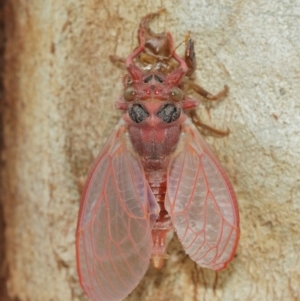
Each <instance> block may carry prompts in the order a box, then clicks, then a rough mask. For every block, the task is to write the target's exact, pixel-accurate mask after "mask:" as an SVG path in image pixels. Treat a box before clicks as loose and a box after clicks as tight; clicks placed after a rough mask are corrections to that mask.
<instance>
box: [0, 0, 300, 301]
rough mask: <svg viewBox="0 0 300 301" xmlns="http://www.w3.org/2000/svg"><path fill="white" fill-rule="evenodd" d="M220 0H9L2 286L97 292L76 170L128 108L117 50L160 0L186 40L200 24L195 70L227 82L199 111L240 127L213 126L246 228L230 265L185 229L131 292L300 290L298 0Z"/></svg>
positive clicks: (41, 293) (37, 293) (234, 296)
mask: <svg viewBox="0 0 300 301" xmlns="http://www.w3.org/2000/svg"><path fill="white" fill-rule="evenodd" d="M211 3H213V4H210V1H205V0H200V1H199V0H184V1H183V0H177V1H176V0H169V1H166V2H161V1H158V0H152V1H145V2H140V3H138V2H136V1H132V0H128V1H126V2H124V1H120V0H116V1H106V0H103V1H100V0H99V1H98V0H85V1H83V0H76V1H75V0H64V1H62V0H58V1H40V0H26V1H25V0H7V1H6V5H5V10H4V20H5V36H6V49H5V72H4V85H5V102H4V108H3V112H2V113H3V125H4V132H3V133H4V134H3V143H4V146H3V148H2V154H1V162H3V163H2V164H1V202H2V206H3V208H4V214H3V217H4V222H5V232H4V234H5V240H4V241H5V243H4V242H3V239H1V241H0V244H1V247H0V255H1V256H2V254H3V253H2V251H5V264H4V265H3V266H2V267H1V269H0V271H1V275H2V276H3V275H5V285H6V292H4V291H3V292H1V297H2V300H4V301H8V300H18V301H27V300H30V301H50V300H51V301H69V300H72V301H75V300H81V301H82V300H87V299H86V298H85V297H84V294H83V292H82V290H81V288H80V287H79V284H78V279H77V273H76V267H75V248H74V233H75V227H76V219H77V212H78V207H79V191H78V186H77V183H78V179H80V178H81V177H84V176H85V175H86V173H87V170H88V166H89V165H90V163H91V161H92V158H93V157H95V156H96V155H97V153H98V152H99V150H100V149H101V146H102V145H103V143H104V142H105V140H106V138H107V137H108V135H109V133H110V132H111V131H112V129H113V127H114V125H115V123H116V122H117V120H118V118H119V113H118V112H117V111H115V110H114V101H115V100H116V99H117V97H118V96H119V94H120V92H121V76H122V75H123V74H124V71H123V70H121V69H118V68H117V67H116V66H114V65H113V64H111V63H110V61H109V60H108V55H109V54H117V55H119V56H124V57H125V56H127V55H128V54H129V53H130V52H131V51H132V50H133V48H134V47H135V46H136V45H137V39H136V31H137V28H138V23H139V21H140V19H141V17H143V16H144V15H145V14H147V13H149V12H153V11H156V10H157V9H158V8H160V7H161V6H163V7H165V8H166V9H167V13H166V14H164V15H162V16H161V17H160V18H159V19H158V20H155V21H154V22H153V23H152V28H153V29H154V30H156V31H158V32H159V31H164V30H168V31H170V32H171V33H172V34H173V36H174V39H175V41H176V44H179V43H180V42H182V41H183V40H184V37H185V34H186V32H187V31H189V30H190V31H191V33H192V37H193V39H194V40H195V41H196V53H197V58H198V70H197V72H196V77H197V79H198V83H201V85H202V86H203V87H204V88H206V89H208V90H209V91H211V92H213V93H215V92H218V91H219V90H220V89H221V88H222V87H223V85H224V84H227V85H228V86H229V87H230V95H229V96H228V97H227V99H226V100H224V101H222V102H220V103H218V104H216V105H214V106H213V108H211V110H208V109H207V106H206V105H205V103H204V104H203V106H201V107H200V109H199V113H200V116H201V118H202V120H203V121H205V122H206V123H207V124H209V125H211V126H214V127H216V128H220V129H226V128H227V127H228V128H230V130H231V134H230V135H229V136H228V137H226V138H222V139H217V138H213V137H207V139H206V140H207V141H208V142H209V143H210V144H211V145H212V148H213V150H214V151H215V153H216V154H217V155H218V157H219V159H220V161H221V163H222V164H223V166H224V167H225V169H226V170H227V171H228V173H229V176H230V178H231V180H232V182H233V185H234V187H235V190H236V192H237V196H238V200H239V206H240V214H241V231H242V234H241V239H240V244H239V247H238V250H237V255H236V258H235V259H234V260H233V262H232V263H231V264H230V265H229V267H228V269H226V270H225V271H222V272H219V273H215V272H212V271H209V270H205V269H201V268H199V267H197V266H196V265H195V264H194V263H193V262H192V261H191V260H190V259H189V258H188V257H187V256H186V255H185V254H184V251H183V250H182V249H181V246H180V244H179V243H178V241H177V239H176V238H174V239H173V240H172V242H171V243H170V245H169V248H168V253H169V254H171V256H170V259H169V260H168V261H167V262H166V264H165V266H164V267H163V269H162V270H160V271H156V270H154V269H153V268H152V267H150V268H149V270H148V272H147V275H146V276H145V278H144V279H143V280H142V282H141V283H140V285H139V286H138V287H137V288H136V289H135V290H134V292H133V293H132V294H131V295H130V296H129V297H128V298H127V299H126V300H127V301H137V300H143V301H150V300H151V301H167V300H172V301H177V300H178V301H179V300H180V301H182V300H183V301H196V300H199V301H200V300H201V301H202V300H210V301H217V300H218V301H221V300H222V301H232V300H270V301H274V300H300V286H299V283H300V272H299V271H300V261H299V254H300V238H299V237H300V223H299V216H300V199H299V198H300V164H299V162H300V138H299V124H300V101H299V95H300V84H299V79H300V78H299V72H300V53H299V52H300V36H299V28H300V18H299V17H300V5H299V2H297V1H293V0H286V1H280V0H274V1H270V2H267V1H264V0H254V1H250V2H249V1H246V0H223V1H213V2H211ZM178 51H179V52H181V53H182V51H183V48H182V47H181V48H179V50H178ZM0 207H1V206H0ZM0 209H1V208H0ZM0 212H1V210H0ZM0 230H1V219H0ZM1 237H2V236H1V235H0V238H1ZM1 262H2V260H0V263H1ZM1 275H0V276H1ZM0 279H2V277H0ZM0 287H1V285H0ZM6 293H7V294H8V296H9V298H8V297H7V298H6V297H5V294H6ZM2 300H1V301H2Z"/></svg>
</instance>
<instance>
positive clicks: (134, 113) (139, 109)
mask: <svg viewBox="0 0 300 301" xmlns="http://www.w3.org/2000/svg"><path fill="white" fill-rule="evenodd" d="M128 114H129V117H130V118H131V120H132V121H134V122H135V123H140V122H142V121H144V120H145V119H146V118H147V117H149V113H148V111H147V110H146V109H145V108H144V107H143V106H142V105H140V104H134V105H133V106H132V107H131V108H130V109H129V111H128Z"/></svg>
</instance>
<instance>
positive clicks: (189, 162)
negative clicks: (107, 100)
mask: <svg viewBox="0 0 300 301" xmlns="http://www.w3.org/2000/svg"><path fill="white" fill-rule="evenodd" d="M158 14H159V13H156V14H149V15H147V16H145V17H144V18H143V19H142V21H141V23H140V27H139V30H138V40H139V45H138V47H137V48H136V49H135V50H134V51H133V53H132V54H130V55H129V57H128V58H127V59H126V60H124V63H125V67H126V70H127V73H126V75H125V76H124V78H123V86H124V91H123V93H122V95H121V97H120V98H119V99H118V100H117V101H116V103H115V106H116V108H117V109H119V110H121V111H122V112H123V114H122V117H121V119H120V121H119V123H118V124H117V125H116V127H115V129H114V131H113V133H112V134H111V136H110V138H109V139H108V141H107V142H106V144H105V145H104V147H103V149H102V150H101V152H100V154H99V156H98V157H97V159H96V160H95V162H94V164H93V167H92V168H91V171H90V173H89V176H88V178H87V181H86V185H85V188H84V192H83V195H82V200H81V206H80V211H79V217H78V226H77V233H76V252H77V267H78V274H79V279H80V283H81V285H82V287H83V289H84V291H85V292H86V294H87V295H88V296H89V298H91V299H92V300H94V301H118V300H122V299H124V298H125V297H126V296H127V295H128V294H129V293H130V292H131V291H132V290H133V289H134V288H135V287H136V286H137V284H138V283H139V282H140V280H141V278H142V277H143V275H144V274H145V273H146V270H147V268H148V265H149V261H150V260H152V263H153V265H154V266H155V267H156V268H160V267H161V266H162V265H163V261H164V258H165V257H166V245H167V243H166V241H167V237H168V234H169V233H171V232H172V231H173V229H174V230H175V231H176V233H177V236H178V238H179V240H180V242H181V243H182V245H183V248H184V250H185V252H186V253H187V254H188V255H189V257H190V258H191V259H192V260H194V261H195V262H196V263H197V264H198V265H199V266H201V267H204V268H209V269H212V270H215V271H218V270H221V269H224V268H225V267H226V266H227V264H228V262H229V261H230V260H231V259H232V258H233V256H234V254H235V250H236V247H237V243H238V239H239V215H238V206H237V201H236V197H235V193H234V190H233V187H232V185H231V183H230V181H229V179H228V176H227V174H226V172H225V171H224V169H223V168H222V167H221V165H220V163H219V162H218V160H217V158H216V157H215V156H214V155H213V153H212V152H211V150H210V149H209V147H208V145H207V144H206V143H205V141H204V139H203V138H202V136H201V135H200V133H199V132H198V130H197V128H196V127H195V125H194V124H193V122H192V119H191V118H190V117H189V116H190V114H189V112H190V111H191V110H193V109H195V108H196V107H197V106H198V105H199V103H200V101H199V100H197V99H194V98H192V97H189V96H188V92H187V91H188V90H189V89H193V90H194V91H196V92H198V93H199V94H200V95H202V96H203V97H205V98H207V99H210V100H217V99H219V98H221V97H223V96H225V95H226V93H227V88H226V87H225V89H224V90H223V91H222V92H220V93H219V94H218V95H216V96H213V95H211V94H210V93H208V92H206V91H205V90H204V89H202V88H201V87H200V86H198V85H196V84H194V83H191V78H190V77H191V75H192V73H193V72H194V70H195V69H196V58H195V52H194V43H193V41H192V40H191V39H190V38H189V36H188V37H187V39H186V42H185V55H184V58H181V57H180V56H179V55H178V54H176V51H175V47H174V42H173V38H172V35H171V34H170V33H161V34H156V33H153V32H152V31H151V30H150V28H149V21H150V20H151V19H152V18H153V17H155V16H156V15H158ZM120 61H122V60H120Z"/></svg>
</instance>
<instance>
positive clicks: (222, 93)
mask: <svg viewBox="0 0 300 301" xmlns="http://www.w3.org/2000/svg"><path fill="white" fill-rule="evenodd" d="M186 86H187V87H188V88H191V89H193V90H194V91H195V92H196V93H198V94H199V95H201V96H202V97H204V98H205V99H207V100H210V101H218V100H221V99H223V98H225V97H226V96H227V95H228V92H229V88H228V86H226V85H225V86H224V89H223V90H221V91H220V92H219V93H217V94H215V95H213V94H211V93H209V92H207V91H206V90H204V89H203V88H202V87H200V86H199V85H197V84H195V83H191V82H188V83H186Z"/></svg>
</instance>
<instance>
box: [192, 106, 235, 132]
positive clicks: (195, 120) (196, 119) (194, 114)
mask: <svg viewBox="0 0 300 301" xmlns="http://www.w3.org/2000/svg"><path fill="white" fill-rule="evenodd" d="M189 116H190V118H191V119H192V121H193V123H194V124H195V125H196V126H197V127H198V128H199V130H200V131H201V133H202V134H204V135H205V134H206V133H207V132H210V133H212V134H215V135H217V136H219V137H226V136H228V135H229V133H230V130H229V129H228V128H227V130H226V131H222V130H218V129H215V128H213V127H211V126H209V125H207V124H205V123H203V122H201V120H200V118H199V116H198V114H197V112H196V109H192V110H190V111H189Z"/></svg>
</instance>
